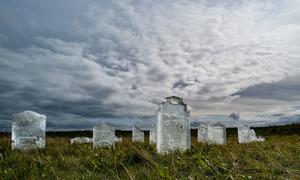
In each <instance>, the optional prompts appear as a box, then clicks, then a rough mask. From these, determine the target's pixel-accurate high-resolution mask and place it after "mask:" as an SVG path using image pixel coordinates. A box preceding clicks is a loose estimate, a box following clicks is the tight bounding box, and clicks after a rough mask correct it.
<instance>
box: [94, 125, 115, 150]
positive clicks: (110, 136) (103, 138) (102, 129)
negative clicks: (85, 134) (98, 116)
mask: <svg viewBox="0 0 300 180" xmlns="http://www.w3.org/2000/svg"><path fill="white" fill-rule="evenodd" d="M115 139H116V135H115V128H114V127H112V126H110V125H109V124H107V123H104V122H102V123H100V124H98V125H95V126H94V127H93V145H94V147H114V146H115Z"/></svg>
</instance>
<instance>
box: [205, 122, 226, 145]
mask: <svg viewBox="0 0 300 180" xmlns="http://www.w3.org/2000/svg"><path fill="white" fill-rule="evenodd" d="M207 141H208V143H210V144H226V143H227V140H226V127H225V126H224V125H223V124H221V123H213V124H210V125H208V126H207Z"/></svg>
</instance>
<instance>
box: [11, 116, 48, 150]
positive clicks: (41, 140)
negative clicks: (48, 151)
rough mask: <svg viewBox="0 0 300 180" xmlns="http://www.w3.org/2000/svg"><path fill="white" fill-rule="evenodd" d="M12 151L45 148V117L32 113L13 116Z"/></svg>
mask: <svg viewBox="0 0 300 180" xmlns="http://www.w3.org/2000/svg"><path fill="white" fill-rule="evenodd" d="M11 140H12V144H11V145H12V149H21V150H26V149H35V148H43V147H45V140H46V116H44V115H40V114H38V113H36V112H33V111H24V112H22V113H18V114H14V115H13V120H12V130H11Z"/></svg>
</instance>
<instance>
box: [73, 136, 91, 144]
mask: <svg viewBox="0 0 300 180" xmlns="http://www.w3.org/2000/svg"><path fill="white" fill-rule="evenodd" d="M92 142H93V138H89V137H76V138H72V139H71V144H75V143H76V144H84V143H92Z"/></svg>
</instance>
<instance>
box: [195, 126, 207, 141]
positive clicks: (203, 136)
mask: <svg viewBox="0 0 300 180" xmlns="http://www.w3.org/2000/svg"><path fill="white" fill-rule="evenodd" d="M197 139H198V142H207V126H205V125H204V124H201V125H200V126H199V127H198V138H197Z"/></svg>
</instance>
